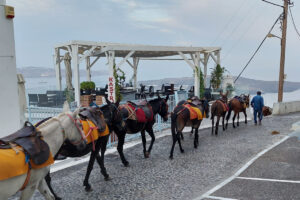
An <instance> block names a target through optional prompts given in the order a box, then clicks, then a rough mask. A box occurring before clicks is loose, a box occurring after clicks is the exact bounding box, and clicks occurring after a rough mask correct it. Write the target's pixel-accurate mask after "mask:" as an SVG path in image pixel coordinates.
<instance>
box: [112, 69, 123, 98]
mask: <svg viewBox="0 0 300 200" xmlns="http://www.w3.org/2000/svg"><path fill="white" fill-rule="evenodd" d="M114 79H115V92H116V101H121V100H122V98H123V97H122V94H121V88H122V85H124V82H125V79H126V77H125V72H124V71H123V70H121V69H120V68H118V69H116V65H114Z"/></svg>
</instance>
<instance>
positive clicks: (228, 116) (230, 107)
mask: <svg viewBox="0 0 300 200" xmlns="http://www.w3.org/2000/svg"><path fill="white" fill-rule="evenodd" d="M228 107H229V110H228V114H227V117H226V120H227V121H228V120H229V118H230V115H231V111H232V106H231V102H229V104H228Z"/></svg>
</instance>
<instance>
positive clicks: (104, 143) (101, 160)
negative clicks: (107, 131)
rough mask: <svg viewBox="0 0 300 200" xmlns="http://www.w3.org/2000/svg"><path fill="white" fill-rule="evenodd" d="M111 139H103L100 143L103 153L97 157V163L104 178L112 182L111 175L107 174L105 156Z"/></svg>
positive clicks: (107, 137)
mask: <svg viewBox="0 0 300 200" xmlns="http://www.w3.org/2000/svg"><path fill="white" fill-rule="evenodd" d="M108 139H109V135H107V136H104V137H101V139H100V140H101V141H100V151H101V156H100V155H99V153H98V154H97V155H96V159H97V162H98V164H99V166H100V169H101V174H102V175H103V176H104V179H105V180H106V181H108V180H110V178H109V175H108V174H107V171H106V168H105V166H104V154H105V151H106V146H107V141H108Z"/></svg>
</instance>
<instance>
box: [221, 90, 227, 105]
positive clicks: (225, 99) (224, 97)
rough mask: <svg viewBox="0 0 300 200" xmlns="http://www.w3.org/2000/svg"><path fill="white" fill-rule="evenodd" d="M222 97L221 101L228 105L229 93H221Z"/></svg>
mask: <svg viewBox="0 0 300 200" xmlns="http://www.w3.org/2000/svg"><path fill="white" fill-rule="evenodd" d="M220 95H221V97H220V98H221V100H222V101H223V102H225V103H227V101H228V97H227V96H228V91H227V92H226V93H225V94H223V92H220Z"/></svg>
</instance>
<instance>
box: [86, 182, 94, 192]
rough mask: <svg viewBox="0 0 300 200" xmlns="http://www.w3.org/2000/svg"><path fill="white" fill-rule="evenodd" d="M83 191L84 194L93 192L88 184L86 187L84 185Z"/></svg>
mask: <svg viewBox="0 0 300 200" xmlns="http://www.w3.org/2000/svg"><path fill="white" fill-rule="evenodd" d="M84 189H85V191H86V192H91V191H93V189H92V187H91V186H90V184H88V185H85V188H84Z"/></svg>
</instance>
